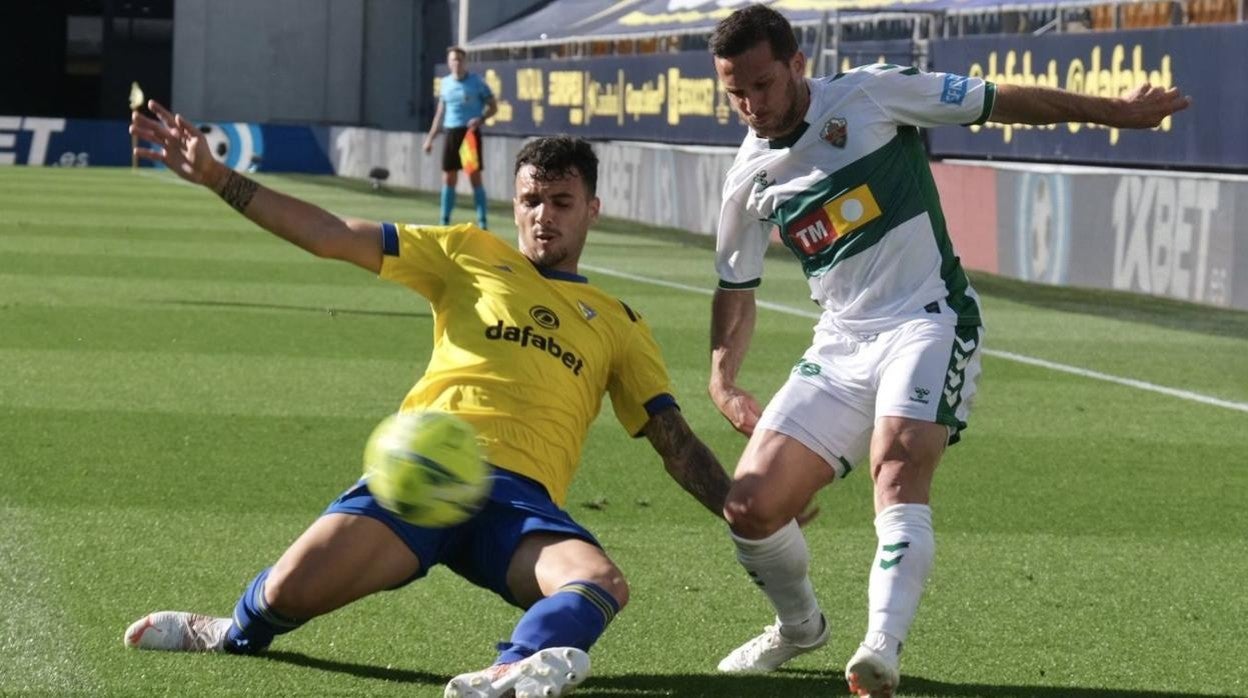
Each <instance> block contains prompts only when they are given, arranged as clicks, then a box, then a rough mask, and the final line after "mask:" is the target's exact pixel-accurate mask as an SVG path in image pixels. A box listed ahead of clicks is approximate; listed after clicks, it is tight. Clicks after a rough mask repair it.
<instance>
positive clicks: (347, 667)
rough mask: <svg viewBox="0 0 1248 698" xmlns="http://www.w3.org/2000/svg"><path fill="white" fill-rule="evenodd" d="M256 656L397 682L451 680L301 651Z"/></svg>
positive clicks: (435, 683)
mask: <svg viewBox="0 0 1248 698" xmlns="http://www.w3.org/2000/svg"><path fill="white" fill-rule="evenodd" d="M256 658H257V659H262V660H267V661H272V662H280V663H282V664H293V665H294V666H300V667H306V668H308V669H319V670H321V671H332V672H334V673H337V674H350V675H351V676H357V677H359V678H362V679H380V680H382V681H394V682H397V683H411V684H423V685H426V686H443V685H445V684H446V682H447V681H449V680H450V677H449V676H443V675H442V674H431V673H429V672H427V671H413V670H411V669H396V668H391V667H381V666H374V665H371V664H354V663H352V662H339V661H335V660H332V659H321V658H320V657H309V656H308V655H306V654H302V653H299V652H274V651H268V652H265V653H263V654H260V655H257V656H256Z"/></svg>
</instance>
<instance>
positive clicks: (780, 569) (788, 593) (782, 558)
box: [732, 521, 823, 642]
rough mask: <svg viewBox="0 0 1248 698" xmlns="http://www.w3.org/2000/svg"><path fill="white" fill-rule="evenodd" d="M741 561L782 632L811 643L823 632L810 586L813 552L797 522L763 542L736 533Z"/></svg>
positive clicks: (790, 523)
mask: <svg viewBox="0 0 1248 698" xmlns="http://www.w3.org/2000/svg"><path fill="white" fill-rule="evenodd" d="M732 541H733V542H734V543H736V545H737V560H739V561H740V562H741V565H742V566H744V567H745V571H746V572H748V573H749V574H750V578H751V579H753V580H754V583H755V584H757V585H758V587H759V588H760V589H762V590H763V593H764V594H766V595H767V598H768V599H770V600H771V605H772V606H774V607H775V609H776V617H777V618H779V619H780V628H781V632H782V633H783V634H784V636H785V637H787V638H789V639H790V640H793V641H796V642H808V641H811V640H814V639H815V638H816V637H818V636H819V633H820V631H822V630H823V627H822V622H821V616H820V613H819V601H818V600H816V599H815V591H814V589H813V588H812V587H811V585H810V575H809V574H807V571H808V569H809V567H810V552H809V550H807V548H806V538H805V536H803V535H802V529H801V528H799V527H798V525H797V521H790V522H789V523H788V524H787V525H786V526H785V527H784V528H781V529H780V530H779V531H776V532H775V533H773V534H771V535H770V536H768V537H766V538H763V539H761V540H749V539H747V538H741V537H740V536H738V535H737V534H735V533H734V534H732Z"/></svg>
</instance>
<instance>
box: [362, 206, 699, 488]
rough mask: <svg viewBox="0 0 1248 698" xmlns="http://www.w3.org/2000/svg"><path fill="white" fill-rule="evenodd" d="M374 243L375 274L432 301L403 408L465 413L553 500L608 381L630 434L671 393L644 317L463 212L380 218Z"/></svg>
mask: <svg viewBox="0 0 1248 698" xmlns="http://www.w3.org/2000/svg"><path fill="white" fill-rule="evenodd" d="M382 246H383V252H384V253H385V256H384V258H383V260H382V265H381V277H382V278H384V279H389V280H392V281H397V282H398V283H401V284H403V285H405V286H408V287H409V288H412V289H413V290H415V291H416V292H418V293H420V294H421V295H422V296H424V297H425V298H427V299H429V303H430V305H431V306H432V308H433V354H432V356H431V357H430V359H429V366H428V368H427V369H426V370H425V374H424V375H423V376H421V378H420V380H419V381H418V382H417V383H416V385H415V386H414V387H413V388H412V389H411V391H410V392H408V394H407V397H406V398H405V399H404V401H403V405H402V407H401V408H400V409H401V410H419V409H434V410H441V411H444V412H450V413H452V414H455V415H458V416H459V417H462V418H463V419H465V420H467V421H468V422H469V423H471V424H472V425H473V426H474V427H476V429H477V431H478V433H479V434H480V438H481V441H482V446H483V447H484V448H485V452H486V457H487V459H488V460H489V461H490V462H491V463H493V464H494V465H496V466H498V467H500V468H504V469H506V470H510V471H513V472H516V473H519V474H521V475H524V476H526V477H529V478H532V479H534V480H537V481H538V482H540V483H542V484H543V485H544V486H545V487H546V489H547V491H548V492H549V493H550V496H551V498H552V499H553V500H554V501H555V502H556V503H557V504H559V505H560V506H563V504H564V503H565V501H566V500H567V493H568V486H569V485H570V484H571V482H572V476H573V474H574V473H575V472H576V469H577V467H578V466H579V464H580V458H581V447H582V445H583V444H584V442H585V435H586V433H587V432H588V430H589V425H590V423H591V422H593V420H594V418H595V417H597V415H598V411H599V409H600V407H601V406H602V396H603V394H604V393H610V394H611V403H612V406H613V407H614V408H615V416H616V419H618V420H619V422H620V424H622V425H623V426H624V428H625V429H626V430H627V431H628V433H629V434H630V435H634V436H635V435H638V434H639V432H640V431H641V429H642V427H644V426H645V424H646V422H647V420H649V418H650V415H652V414H655V413H657V412H658V411H659V410H661V409H664V408H666V407H668V406H670V405H673V404H675V402H674V400H673V398H672V394H671V393H672V390H671V385H670V380H669V378H668V375H667V368H666V367H665V366H664V364H663V358H662V356H661V355H660V353H659V348H658V345H657V344H656V343H655V341H654V337H653V336H652V335H651V333H650V328H649V327H648V326H647V325H646V323H645V321H644V320H642V318H641V317H640V316H639V315H638V314H637V313H635V312H634V311H633V310H632V309H630V308H629V307H628V306H626V305H624V303H622V302H621V301H619V300H617V299H615V298H612V297H611V296H608V295H606V294H605V293H603V292H602V291H599V290H598V289H596V288H594V287H593V286H591V285H589V283H588V281H587V280H586V279H585V277H582V276H578V275H576V274H568V273H565V272H559V271H554V270H550V269H540V268H538V267H536V266H534V265H533V263H532V262H530V261H529V260H528V258H526V257H525V256H524V255H522V254H520V253H519V252H518V251H516V250H515V249H514V248H512V247H511V246H510V245H508V244H506V243H505V242H503V241H502V240H500V239H499V238H497V237H495V236H494V235H492V234H490V233H488V232H486V231H484V230H481V229H480V228H478V227H476V226H475V225H471V224H462V225H456V226H450V227H433V226H415V225H395V224H392V223H384V224H382Z"/></svg>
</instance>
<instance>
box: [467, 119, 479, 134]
mask: <svg viewBox="0 0 1248 698" xmlns="http://www.w3.org/2000/svg"><path fill="white" fill-rule="evenodd" d="M467 126H468V130H469V131H476V130H477V129H479V128H481V117H478V116H474V117H472V118H471V119H469V120H468V124H467Z"/></svg>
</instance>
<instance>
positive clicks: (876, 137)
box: [709, 5, 1189, 698]
mask: <svg viewBox="0 0 1248 698" xmlns="http://www.w3.org/2000/svg"><path fill="white" fill-rule="evenodd" d="M710 49H711V53H712V55H713V56H714V63H715V71H716V73H717V75H718V77H719V80H720V82H721V83H722V85H723V88H724V89H725V91H726V92H727V93H728V96H729V99H730V100H731V102H732V104H733V106H734V107H735V108H736V109H737V111H738V112H739V113H740V114H741V116H742V118H743V119H744V120H745V121H746V122H747V123H748V124H749V127H750V132H749V133H747V134H746V136H745V140H744V141H743V142H742V144H741V147H740V150H739V151H738V153H737V158H736V161H735V162H734V163H733V166H732V167H731V168H730V170H729V172H728V175H727V181H726V183H725V185H724V191H723V208H722V210H721V213H720V220H719V230H718V241H717V252H716V267H717V271H718V274H719V278H720V282H719V288H718V289H717V290H716V293H715V299H714V302H713V308H712V320H711V357H712V358H711V375H710V384H709V391H710V394H711V397H712V399H713V400H714V402H715V404H716V406H717V407H718V408H719V410H720V412H722V413H723V414H724V416H725V417H726V418H727V419H728V420H729V421H730V422H731V423H732V424H733V426H734V427H736V428H737V430H738V431H741V432H742V433H744V434H746V435H748V436H749V437H750V439H749V443H748V444H747V446H746V448H745V451H744V452H743V454H742V456H741V460H740V463H739V464H738V465H737V470H736V474H735V477H734V482H733V485H732V489H731V490H730V491H729V494H728V499H727V502H726V503H725V508H724V514H725V516H726V518H727V520H728V522H729V525H730V527H731V531H732V537H733V540H734V542H735V543H736V548H737V558H738V559H739V560H740V562H741V564H742V565H743V566H744V567H745V568H746V570H747V571H748V572H749V574H750V577H751V578H752V579H753V581H754V582H755V583H756V584H757V585H758V586H759V587H760V588H761V589H762V591H763V593H764V594H766V595H767V598H768V599H769V600H770V601H771V603H772V605H773V606H774V607H775V610H776V615H777V619H776V623H775V624H774V625H771V626H769V627H768V628H767V629H766V630H765V631H764V632H763V633H762V634H761V635H759V636H758V637H757V638H755V639H753V640H751V641H750V642H748V643H746V644H745V645H743V646H741V647H740V648H738V649H737V650H735V651H733V652H732V653H731V654H729V655H728V656H727V657H726V658H725V659H724V660H723V661H722V662H721V663H720V665H719V669H720V670H721V671H726V672H747V671H771V670H773V669H776V668H777V667H779V666H780V665H781V664H783V663H784V662H786V661H788V660H790V659H792V658H793V657H796V656H798V655H799V654H802V653H804V652H808V651H811V650H813V649H816V648H818V647H821V646H822V645H824V644H825V643H826V642H827V639H828V634H829V628H828V627H827V623H826V621H825V619H824V617H823V614H822V613H821V611H820V609H819V604H818V602H817V601H816V598H815V595H814V592H813V591H812V587H811V582H810V579H809V576H808V567H809V554H808V552H807V547H806V542H805V539H804V538H803V535H802V533H801V531H800V529H799V527H798V524H797V521H798V520H799V519H800V514H801V512H803V510H804V509H805V508H806V507H807V506H808V505H809V504H810V502H811V499H812V497H813V496H814V495H815V493H816V492H817V491H818V490H819V489H821V488H823V487H825V486H826V485H829V484H831V483H832V482H833V481H834V480H836V479H837V478H840V477H844V476H846V475H848V474H849V472H850V470H851V469H852V468H855V467H859V466H864V465H866V466H869V472H870V477H871V479H872V482H873V483H874V485H875V513H876V517H875V530H876V533H877V536H878V538H879V544H878V549H877V552H876V554H875V557H874V559H873V562H872V566H871V574H870V581H869V585H868V593H867V596H868V620H867V632H866V635H865V638H864V640H863V641H862V644H861V645H860V646H859V648H858V650H857V651H856V652H855V654H854V655H853V657H852V658H851V659H850V660H849V663H848V665H847V666H846V669H845V674H846V679H847V680H848V681H849V684H850V690H851V692H853V693H855V694H857V695H861V696H868V695H869V696H875V697H876V698H878V697H879V696H891V695H892V694H893V690H894V689H895V688H896V686H897V684H898V681H899V679H900V675H899V671H898V666H899V657H898V655H899V654H900V653H901V647H902V643H903V642H904V641H905V639H906V634H907V632H908V631H909V629H910V624H911V622H912V621H913V619H914V616H915V613H916V611H917V610H918V604H919V597H920V596H921V594H922V591H923V586H924V584H925V582H926V578H927V575H928V573H929V571H930V570H931V567H932V561H933V557H934V554H935V538H934V536H933V533H932V513H931V509H930V508H929V505H928V501H929V493H930V488H931V484H932V476H933V474H934V473H935V470H936V465H937V463H938V462H939V460H940V457H941V454H942V453H943V452H944V449H945V447H946V445H948V444H952V443H954V442H956V441H957V439H958V437H959V436H960V434H961V431H962V430H963V429H965V428H966V420H967V418H968V416H969V412H970V401H971V398H972V397H973V395H974V393H975V385H976V380H977V378H978V376H979V370H980V359H979V356H980V349H981V344H982V341H983V340H982V327H981V318H980V310H979V302H978V299H977V297H976V295H975V292H974V290H973V289H972V288H971V286H970V284H969V283H968V280H967V277H966V274H965V273H964V272H963V270H962V267H961V265H960V263H959V261H958V257H957V256H956V255H955V254H954V252H953V249H952V246H951V244H950V241H949V235H948V233H947V231H946V229H945V221H944V216H943V214H942V213H941V209H940V202H939V198H938V196H937V193H936V187H935V184H934V182H933V180H932V176H931V171H930V169H929V167H928V164H927V157H926V153H925V152H924V149H923V145H922V142H921V140H920V138H919V131H918V129H919V128H920V127H932V126H942V125H967V124H973V123H983V122H985V121H987V120H992V121H997V122H1004V123H1027V124H1047V123H1056V122H1064V121H1077V122H1094V123H1100V124H1105V125H1108V126H1114V127H1118V128H1149V127H1154V126H1157V125H1158V124H1159V123H1160V122H1161V120H1162V119H1163V118H1165V117H1166V116H1168V115H1170V114H1172V113H1174V112H1176V111H1178V110H1180V109H1183V108H1185V107H1186V106H1187V105H1188V104H1189V100H1188V98H1186V97H1184V96H1182V95H1180V94H1179V92H1178V90H1177V89H1173V88H1172V89H1168V90H1167V89H1161V88H1156V87H1150V86H1148V85H1141V86H1139V87H1137V88H1135V89H1134V90H1132V91H1130V92H1128V93H1126V94H1124V95H1122V96H1121V97H1118V98H1101V97H1092V96H1087V95H1079V94H1074V93H1069V92H1064V91H1062V90H1058V89H1049V88H1040V87H1018V86H1013V85H999V86H998V85H994V84H992V83H990V82H985V81H984V80H980V79H978V78H970V77H964V76H960V75H951V74H941V73H925V72H922V71H920V70H918V69H915V68H905V67H898V66H890V65H870V66H864V67H861V68H858V69H856V70H852V71H849V72H847V73H843V74H839V75H836V76H832V77H823V78H815V79H807V78H805V69H806V59H805V57H804V56H803V55H802V53H801V52H800V51H798V49H797V44H796V42H795V40H794V34H793V30H792V27H791V26H790V25H789V23H788V21H787V20H785V18H784V17H783V16H782V15H780V14H779V13H777V12H775V11H774V10H772V9H770V8H768V7H766V6H762V5H753V6H749V7H745V8H742V9H740V10H737V11H736V12H734V13H732V14H731V15H730V16H728V17H726V18H725V19H724V20H723V21H721V22H720V23H719V25H717V26H716V28H715V30H714V32H713V34H712V35H711V40H710ZM773 228H774V229H776V230H777V231H778V232H779V235H780V239H781V240H782V241H783V242H784V244H785V246H787V247H788V248H789V249H790V250H791V251H792V252H793V253H794V254H795V255H796V256H797V257H798V259H799V260H801V263H802V270H803V272H804V273H805V275H806V277H807V280H808V281H809V283H810V290H811V296H812V298H813V299H814V300H815V301H816V302H817V303H819V305H820V307H822V309H823V314H822V317H821V318H820V320H819V323H818V324H817V325H816V326H815V330H814V340H813V341H812V343H811V346H810V348H809V349H807V350H806V352H805V354H804V355H803V356H802V358H801V359H800V360H799V361H798V362H797V365H796V366H794V367H793V369H792V372H791V375H790V377H789V379H788V381H787V382H786V383H785V385H784V386H783V387H782V388H781V389H780V391H779V392H778V393H777V394H776V395H775V396H774V397H773V398H772V400H771V402H770V403H769V404H768V405H767V408H766V409H765V410H764V409H761V408H760V405H759V403H758V401H757V400H756V399H755V398H754V397H753V396H752V395H750V394H749V393H748V392H746V391H744V390H742V389H741V388H739V387H738V386H737V385H736V377H737V372H738V370H739V369H740V367H741V364H742V362H743V361H744V359H745V354H746V351H747V348H748V346H749V341H750V336H751V334H752V332H753V328H754V319H755V312H756V311H755V302H754V288H755V287H757V286H758V285H759V283H760V280H761V278H762V272H763V255H764V252H765V251H766V249H767V247H768V244H769V236H770V233H771V231H772V229H773Z"/></svg>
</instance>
